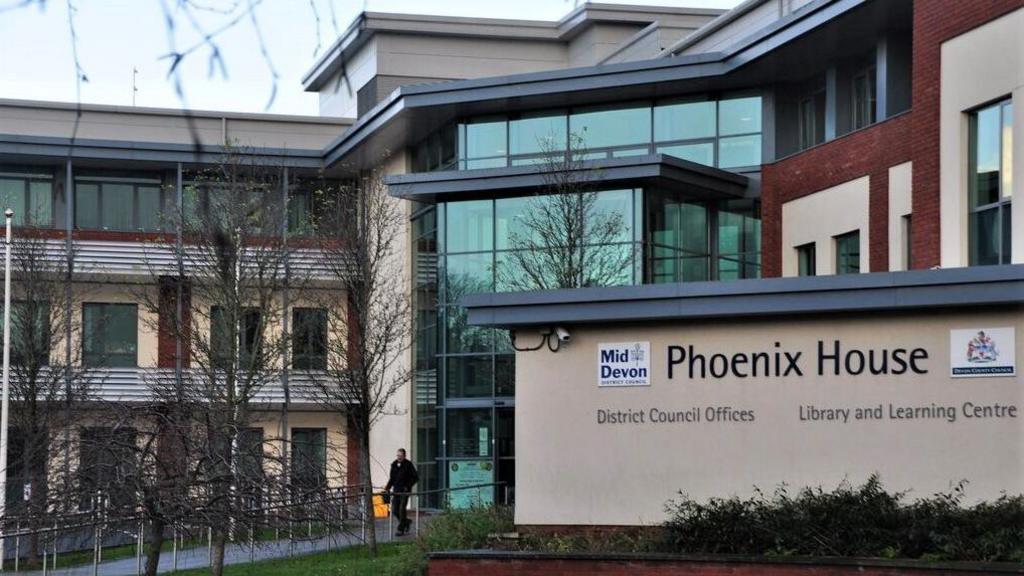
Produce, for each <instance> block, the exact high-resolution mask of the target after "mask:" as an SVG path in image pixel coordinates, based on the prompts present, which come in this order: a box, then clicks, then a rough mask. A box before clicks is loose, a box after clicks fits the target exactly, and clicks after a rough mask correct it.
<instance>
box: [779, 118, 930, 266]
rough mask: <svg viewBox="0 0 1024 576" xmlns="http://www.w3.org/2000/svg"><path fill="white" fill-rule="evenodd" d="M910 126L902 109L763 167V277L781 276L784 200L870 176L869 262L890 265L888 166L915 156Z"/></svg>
mask: <svg viewBox="0 0 1024 576" xmlns="http://www.w3.org/2000/svg"><path fill="white" fill-rule="evenodd" d="M910 126H911V114H909V113H908V114H902V115H900V116H896V117H894V118H890V119H889V120H886V121H884V122H879V123H878V124H875V125H873V126H870V127H868V128H865V129H863V130H858V131H856V132H851V133H849V134H846V135H845V136H842V137H840V138H837V139H835V140H832V141H830V142H826V143H825V144H822V145H820V146H816V147H814V148H811V149H809V150H807V151H805V152H802V153H800V154H795V155H793V156H790V157H788V158H783V159H782V160H779V161H778V162H775V163H774V164H766V165H765V166H764V167H763V169H762V172H761V178H762V181H761V203H762V204H761V220H762V227H761V230H762V232H761V233H762V253H763V256H762V262H761V264H762V269H761V270H762V275H763V276H766V277H774V276H781V275H782V250H783V247H782V205H783V204H784V203H786V202H789V201H790V200H795V199H797V198H800V197H802V196H807V195H809V194H813V193H815V192H818V191H821V190H824V189H826V188H831V187H832V186H836V185H839V184H842V183H843V182H849V181H850V180H855V179H857V178H860V177H862V176H865V175H867V176H870V177H871V184H870V191H869V200H868V202H869V204H870V206H869V209H870V212H871V217H870V220H869V222H870V224H869V225H870V230H869V232H868V235H869V237H870V242H871V248H870V250H871V251H870V254H869V256H868V262H869V263H870V267H871V271H872V272H874V271H879V270H888V269H889V242H888V239H889V168H890V167H891V166H895V165H897V164H901V163H903V162H906V161H908V160H910V158H911V150H910ZM915 208H916V207H915ZM915 225H916V218H915Z"/></svg>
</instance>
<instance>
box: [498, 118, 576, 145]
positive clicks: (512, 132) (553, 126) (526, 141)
mask: <svg viewBox="0 0 1024 576" xmlns="http://www.w3.org/2000/svg"><path fill="white" fill-rule="evenodd" d="M508 129H509V134H508V140H509V148H510V149H511V150H510V153H511V154H513V155H515V154H538V153H547V152H555V151H560V150H565V148H566V139H565V130H566V120H565V115H564V114H559V115H557V116H524V117H523V118H520V119H518V120H512V121H511V122H509V128H508Z"/></svg>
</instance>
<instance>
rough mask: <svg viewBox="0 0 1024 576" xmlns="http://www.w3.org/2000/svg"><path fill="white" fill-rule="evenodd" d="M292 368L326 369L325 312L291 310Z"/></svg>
mask: <svg viewBox="0 0 1024 576" xmlns="http://www.w3.org/2000/svg"><path fill="white" fill-rule="evenodd" d="M292 323H293V330H294V333H293V342H292V366H293V367H294V368H296V369H298V370H325V369H326V368H327V310H323V309H316V308H296V309H294V310H292Z"/></svg>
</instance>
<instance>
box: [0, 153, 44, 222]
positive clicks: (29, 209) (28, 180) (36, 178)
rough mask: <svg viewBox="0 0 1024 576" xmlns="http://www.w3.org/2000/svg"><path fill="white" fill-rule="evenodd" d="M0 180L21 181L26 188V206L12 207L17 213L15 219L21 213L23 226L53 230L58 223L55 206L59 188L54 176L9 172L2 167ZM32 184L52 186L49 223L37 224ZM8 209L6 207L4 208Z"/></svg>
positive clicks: (0, 168)
mask: <svg viewBox="0 0 1024 576" xmlns="http://www.w3.org/2000/svg"><path fill="white" fill-rule="evenodd" d="M0 178H2V179H4V180H21V181H22V185H23V186H24V193H25V204H24V206H20V207H18V206H11V208H12V209H13V210H14V211H15V218H17V217H18V213H19V212H20V213H21V215H22V216H24V217H25V218H24V220H22V222H23V224H21V225H22V226H36V227H39V228H53V227H54V226H55V223H56V214H54V209H53V208H54V204H55V200H56V193H57V187H56V186H55V185H54V183H55V178H54V177H53V175H52V174H41V173H36V172H20V171H7V170H5V169H4V168H3V167H0ZM32 184H49V185H50V219H49V221H47V222H35V221H34V220H35V218H34V215H35V206H34V205H33V202H32V200H33V195H32ZM4 208H6V206H5V207H4Z"/></svg>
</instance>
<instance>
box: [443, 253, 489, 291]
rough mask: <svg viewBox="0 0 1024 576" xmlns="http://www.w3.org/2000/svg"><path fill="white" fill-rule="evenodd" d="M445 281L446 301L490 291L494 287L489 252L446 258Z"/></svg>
mask: <svg viewBox="0 0 1024 576" xmlns="http://www.w3.org/2000/svg"><path fill="white" fill-rule="evenodd" d="M446 261H447V268H446V270H445V282H446V286H447V291H448V302H452V303H457V302H458V300H459V298H461V297H462V296H464V295H466V294H475V293H478V292H490V291H491V290H492V289H493V287H494V280H493V278H494V262H493V257H492V254H491V253H490V252H488V253H485V254H462V255H458V256H448V257H447V258H446Z"/></svg>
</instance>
